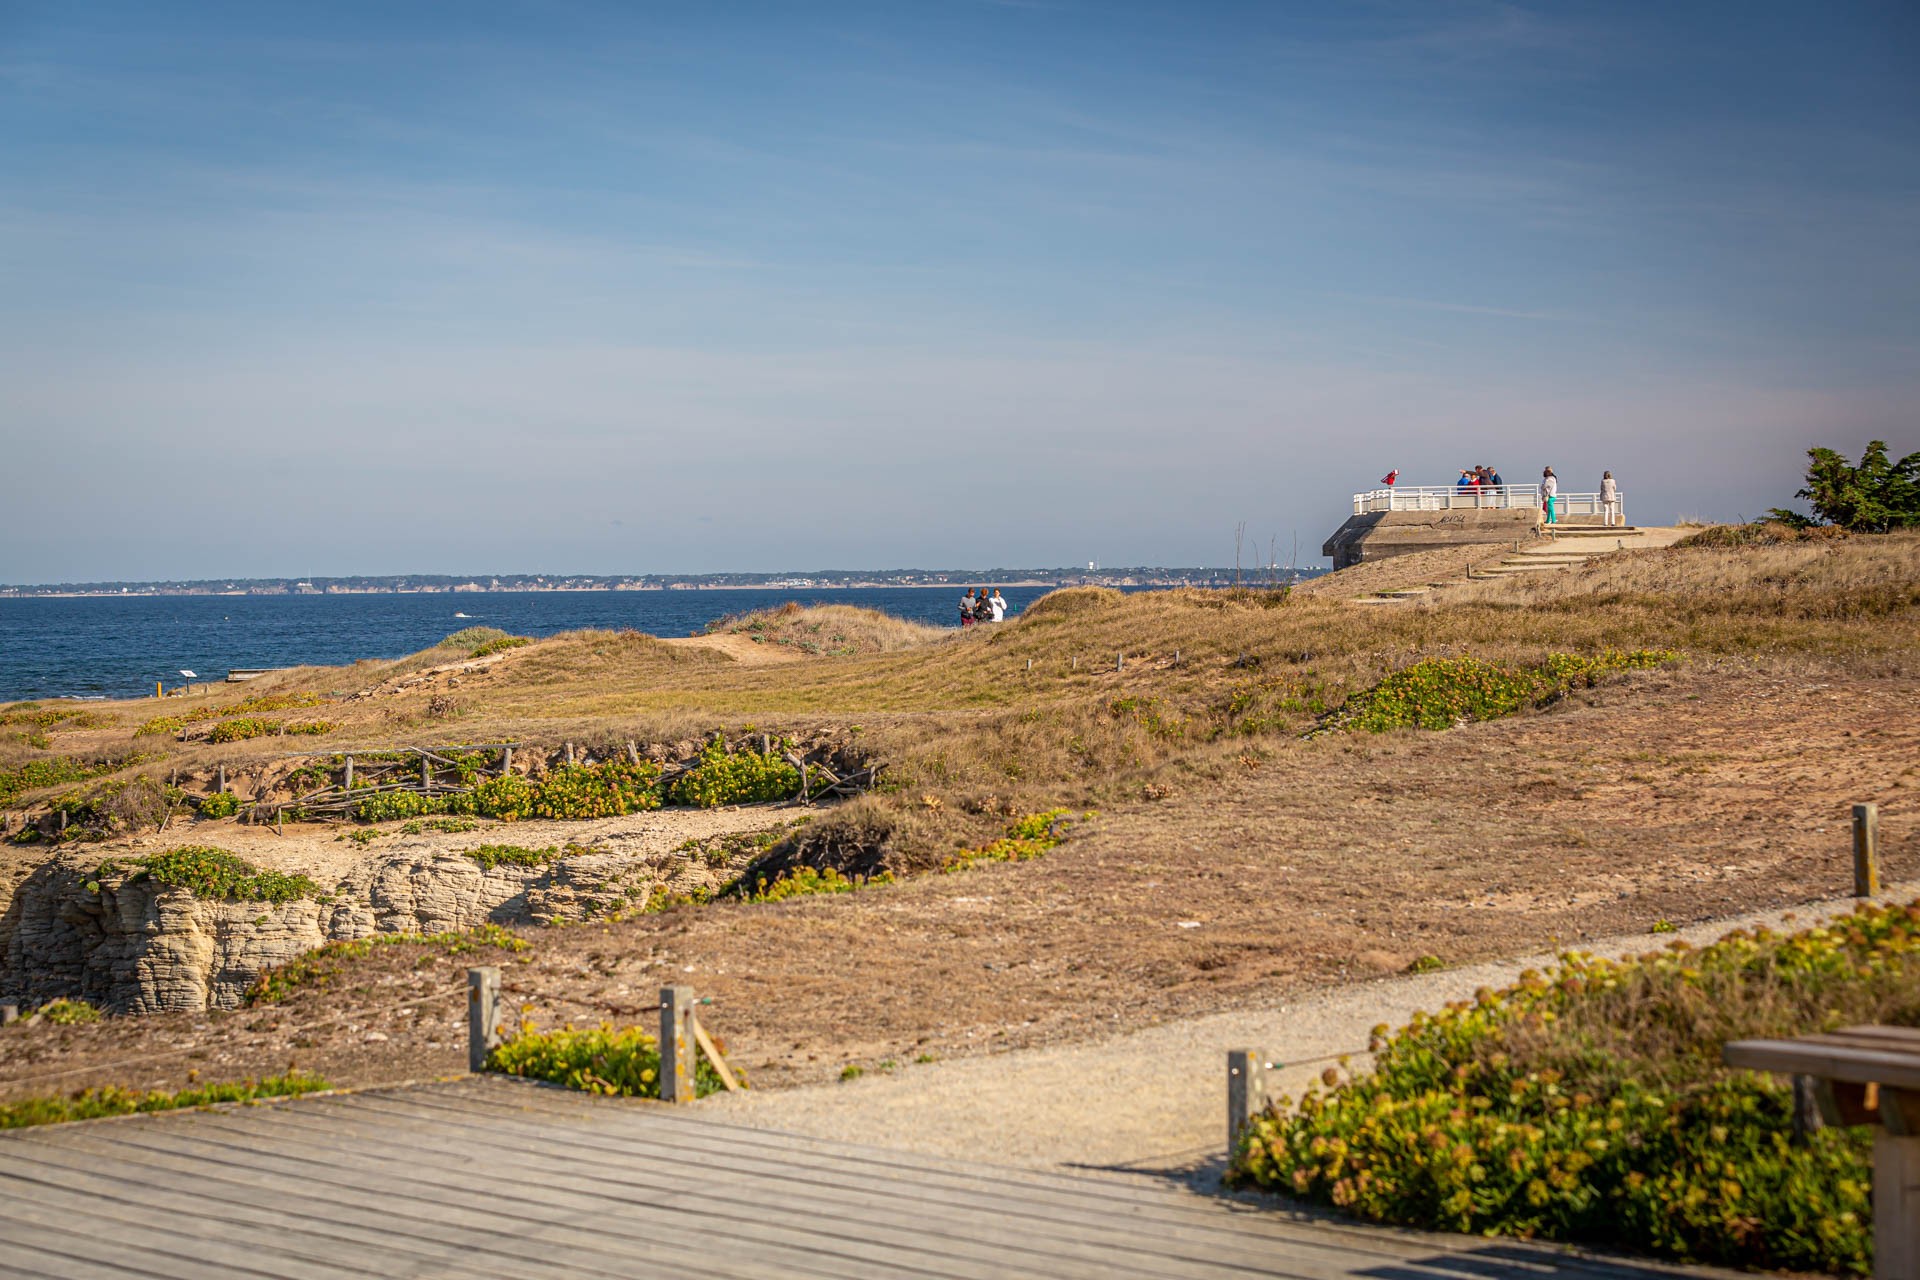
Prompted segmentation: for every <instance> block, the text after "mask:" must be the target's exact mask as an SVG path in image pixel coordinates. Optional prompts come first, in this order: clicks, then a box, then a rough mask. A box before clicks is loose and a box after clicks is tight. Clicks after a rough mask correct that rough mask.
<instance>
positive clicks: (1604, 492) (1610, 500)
mask: <svg viewBox="0 0 1920 1280" xmlns="http://www.w3.org/2000/svg"><path fill="white" fill-rule="evenodd" d="M1600 512H1601V515H1602V517H1603V519H1602V523H1604V524H1605V525H1606V526H1607V528H1609V529H1611V528H1613V526H1615V525H1617V524H1619V523H1620V486H1619V485H1617V484H1615V483H1614V482H1613V472H1611V471H1603V472H1601V473H1600Z"/></svg>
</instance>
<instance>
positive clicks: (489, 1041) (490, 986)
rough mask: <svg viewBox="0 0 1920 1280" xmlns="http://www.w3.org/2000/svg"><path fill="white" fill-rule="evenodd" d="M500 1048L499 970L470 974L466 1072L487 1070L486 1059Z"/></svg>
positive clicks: (471, 971) (490, 967) (483, 969)
mask: <svg viewBox="0 0 1920 1280" xmlns="http://www.w3.org/2000/svg"><path fill="white" fill-rule="evenodd" d="M499 1047H500V970H499V969H498V968H497V967H495V966H493V965H485V966H483V967H481V968H478V969H469V970H467V1070H469V1071H474V1072H480V1071H485V1070H486V1069H487V1055H488V1054H490V1053H492V1052H493V1051H494V1050H495V1049H497V1048H499Z"/></svg>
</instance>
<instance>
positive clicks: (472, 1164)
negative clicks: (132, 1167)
mask: <svg viewBox="0 0 1920 1280" xmlns="http://www.w3.org/2000/svg"><path fill="white" fill-rule="evenodd" d="M143 1128H144V1126H143ZM122 1140H123V1141H125V1142H127V1145H129V1146H135V1145H139V1146H147V1147H148V1148H149V1149H150V1150H151V1149H152V1148H151V1144H150V1142H149V1141H147V1140H146V1139H145V1138H144V1137H143V1136H142V1137H132V1138H126V1139H122ZM164 1154H167V1155H170V1156H173V1157H174V1158H176V1159H178V1160H180V1162H181V1164H182V1167H183V1168H184V1169H185V1171H186V1173H187V1176H189V1177H191V1178H195V1179H198V1178H199V1177H201V1176H203V1175H202V1173H201V1172H200V1170H202V1169H205V1168H207V1167H208V1166H211V1165H222V1166H225V1167H226V1168H228V1169H230V1170H233V1171H234V1172H235V1173H236V1175H237V1176H240V1177H244V1178H246V1179H247V1181H248V1182H249V1183H253V1184H259V1185H261V1186H262V1187H263V1188H264V1187H271V1188H273V1189H274V1193H275V1194H276V1195H280V1196H286V1197H289V1198H296V1199H301V1198H304V1199H319V1198H320V1197H322V1196H324V1199H322V1200H320V1203H322V1204H324V1205H330V1206H332V1208H333V1211H334V1212H335V1213H338V1214H341V1215H342V1216H347V1214H348V1213H349V1212H350V1211H357V1219H356V1220H357V1221H358V1222H359V1223H360V1224H361V1225H364V1226H368V1227H371V1228H374V1229H379V1230H385V1231H390V1232H406V1233H410V1234H413V1235H415V1236H421V1235H424V1234H425V1231H426V1229H428V1228H430V1227H431V1226H433V1225H435V1224H447V1225H452V1226H459V1227H461V1228H462V1229H464V1230H466V1231H469V1232H477V1233H481V1234H485V1233H488V1232H496V1231H505V1232H508V1233H509V1234H508V1235H507V1236H506V1237H505V1239H506V1241H507V1244H508V1247H509V1248H510V1250H511V1253H512V1256H514V1257H516V1258H518V1259H520V1260H522V1261H525V1260H526V1259H527V1254H528V1245H529V1243H530V1242H533V1243H538V1244H539V1245H540V1246H541V1248H542V1250H543V1251H544V1256H545V1258H546V1260H547V1261H549V1262H551V1263H552V1264H553V1266H554V1267H555V1268H560V1267H561V1266H562V1264H564V1270H563V1271H562V1272H561V1273H562V1274H567V1275H592V1276H603V1277H608V1278H609V1280H613V1278H619V1280H625V1277H629V1276H631V1275H633V1274H634V1268H635V1265H636V1263H642V1262H644V1263H647V1264H649V1265H653V1266H658V1267H660V1268H662V1270H661V1271H660V1272H659V1274H667V1275H682V1274H693V1273H695V1272H698V1271H699V1270H701V1269H702V1267H703V1266H705V1265H706V1264H708V1263H710V1262H711V1253H710V1251H709V1249H708V1248H706V1247H705V1245H706V1244H707V1243H710V1241H711V1237H698V1238H696V1237H694V1235H693V1233H682V1234H683V1235H685V1236H687V1237H688V1238H696V1243H695V1245H694V1246H693V1247H690V1248H682V1247H677V1246H671V1245H667V1244H663V1243H661V1234H660V1233H659V1232H658V1231H652V1232H648V1231H636V1230H633V1229H629V1228H627V1227H625V1226H624V1225H623V1224H619V1223H605V1222H599V1221H594V1222H593V1224H592V1229H591V1230H583V1229H581V1228H577V1227H575V1226H574V1224H575V1223H578V1222H580V1221H581V1220H582V1219H583V1218H588V1217H590V1215H589V1214H588V1213H587V1212H586V1209H587V1207H586V1206H583V1205H581V1204H579V1203H578V1202H574V1203H570V1204H560V1205H557V1206H556V1205H554V1204H553V1203H551V1200H547V1201H543V1202H538V1203H535V1202H532V1201H530V1200H529V1198H528V1197H526V1196H523V1195H520V1194H518V1192H519V1191H520V1189H521V1188H520V1187H519V1186H518V1185H517V1184H516V1183H514V1182H512V1181H507V1180H503V1179H501V1178H499V1177H498V1175H497V1173H494V1172H492V1171H494V1170H497V1169H499V1168H501V1167H502V1166H503V1165H504V1164H505V1161H504V1158H503V1157H502V1153H500V1152H499V1151H497V1150H496V1151H494V1152H491V1153H489V1154H490V1156H491V1159H488V1160H486V1161H484V1162H483V1161H469V1162H467V1164H466V1165H465V1168H467V1169H472V1170H474V1171H476V1172H475V1177H477V1178H479V1179H481V1180H480V1181H478V1182H473V1181H471V1180H468V1181H465V1182H463V1181H462V1180H460V1179H456V1178H451V1177H443V1178H441V1179H440V1180H438V1181H434V1180H432V1179H424V1180H423V1179H394V1178H388V1179H386V1180H385V1181H382V1182H380V1183H379V1184H378V1185H376V1184H375V1183H374V1182H373V1181H372V1179H371V1178H370V1176H369V1175H370V1174H377V1173H380V1172H382V1170H381V1169H380V1168H379V1167H378V1165H377V1164H376V1165H375V1167H373V1168H368V1167H367V1165H368V1164H369V1162H367V1161H360V1162H357V1163H355V1162H349V1161H346V1160H340V1159H337V1158H336V1159H331V1160H328V1159H318V1160H316V1159H313V1158H311V1157H310V1156H309V1157H305V1158H303V1157H298V1156H290V1157H282V1156H279V1155H275V1154H273V1153H269V1152H264V1151H262V1150H261V1149H260V1148H259V1146H258V1145H257V1144H255V1145H254V1146H249V1145H247V1144H246V1143H222V1142H219V1141H215V1140H211V1139H200V1138H194V1139H186V1140H181V1139H177V1138H176V1140H175V1142H173V1143H172V1144H171V1145H169V1146H167V1147H166V1148H165V1149H164ZM107 1158H108V1159H111V1158H112V1157H111V1156H108V1157H107ZM413 1164H414V1165H417V1164H418V1161H417V1160H416V1161H414V1162H413ZM481 1170H486V1171H487V1172H485V1173H481V1172H479V1171H481ZM432 1172H437V1173H442V1174H446V1173H451V1172H452V1171H451V1170H446V1169H435V1170H433V1171H432ZM402 1183H406V1184H410V1185H418V1186H419V1190H417V1191H415V1190H409V1189H406V1187H404V1186H402V1185H401V1184H402ZM469 1204H473V1205H481V1206H484V1209H473V1210H469V1209H466V1208H464V1207H463V1206H465V1205H469ZM403 1210H407V1211H410V1213H409V1212H403ZM556 1210H557V1212H556ZM562 1231H567V1232H572V1233H573V1235H574V1236H575V1237H579V1238H573V1239H562V1238H560V1236H559V1233H560V1232H562ZM733 1270H734V1271H736V1272H737V1273H738V1274H740V1275H743V1276H765V1277H767V1280H778V1278H779V1277H784V1276H791V1275H794V1274H804V1275H817V1276H832V1275H835V1274H844V1272H834V1271H820V1270H814V1269H812V1268H810V1267H806V1266H801V1265H795V1264H793V1263H792V1262H791V1261H790V1260H782V1261H781V1262H780V1263H779V1264H778V1265H772V1264H768V1265H759V1264H755V1265H753V1266H748V1265H746V1264H745V1263H744V1262H742V1263H740V1264H738V1265H736V1266H735V1267H734V1268H733ZM536 1274H540V1273H539V1272H536ZM547 1274H554V1272H553V1271H549V1272H547Z"/></svg>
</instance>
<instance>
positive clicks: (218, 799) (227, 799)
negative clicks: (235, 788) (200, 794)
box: [194, 791, 240, 818]
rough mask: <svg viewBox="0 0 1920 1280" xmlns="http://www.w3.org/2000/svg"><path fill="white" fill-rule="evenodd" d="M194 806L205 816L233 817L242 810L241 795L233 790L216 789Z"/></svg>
mask: <svg viewBox="0 0 1920 1280" xmlns="http://www.w3.org/2000/svg"><path fill="white" fill-rule="evenodd" d="M194 808H195V809H197V810H199V813H200V816H201V817H203V818H231V817H232V816H233V815H234V814H236V813H238V812H240V797H239V796H237V795H235V794H233V792H231V791H216V792H214V793H213V794H212V795H210V796H206V797H204V798H203V799H201V800H200V801H199V802H198V803H197V804H195V805H194Z"/></svg>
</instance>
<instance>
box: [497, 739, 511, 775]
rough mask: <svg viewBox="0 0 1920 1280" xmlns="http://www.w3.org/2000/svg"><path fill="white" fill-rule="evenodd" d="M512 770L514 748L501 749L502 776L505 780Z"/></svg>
mask: <svg viewBox="0 0 1920 1280" xmlns="http://www.w3.org/2000/svg"><path fill="white" fill-rule="evenodd" d="M512 768H513V748H512V747H510V746H509V747H502V748H500V776H501V777H503V778H504V777H506V776H507V774H508V772H509V771H511V770H512Z"/></svg>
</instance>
